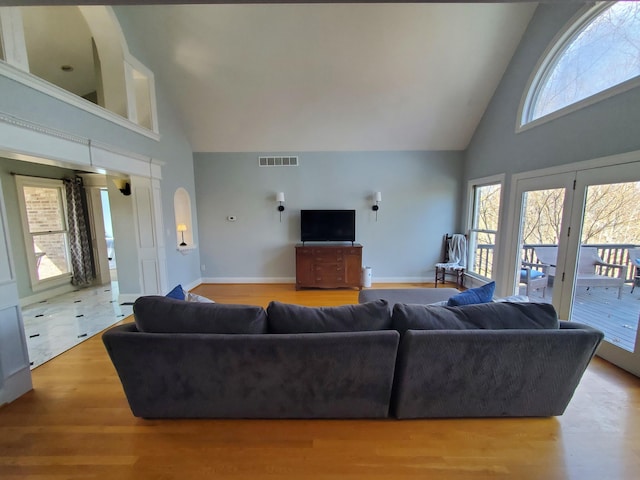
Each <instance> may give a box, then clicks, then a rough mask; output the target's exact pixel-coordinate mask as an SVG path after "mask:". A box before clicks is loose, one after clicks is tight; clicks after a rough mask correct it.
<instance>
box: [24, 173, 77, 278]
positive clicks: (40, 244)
mask: <svg viewBox="0 0 640 480" xmlns="http://www.w3.org/2000/svg"><path fill="white" fill-rule="evenodd" d="M16 186H17V189H18V204H19V205H20V215H21V217H22V229H23V233H24V242H25V248H26V253H27V263H28V264H29V276H30V278H31V286H32V288H33V289H34V290H38V289H42V288H47V287H49V286H52V285H57V284H62V283H67V282H68V281H69V280H70V278H71V265H70V263H69V257H70V254H69V240H68V235H69V232H68V230H67V216H66V213H65V212H66V202H65V194H64V193H65V192H64V185H63V183H62V181H61V180H52V179H46V178H35V177H24V176H16Z"/></svg>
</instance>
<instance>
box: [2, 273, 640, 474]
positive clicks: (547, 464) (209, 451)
mask: <svg viewBox="0 0 640 480" xmlns="http://www.w3.org/2000/svg"><path fill="white" fill-rule="evenodd" d="M379 286H380V285H376V287H379ZM389 287H398V285H397V284H394V285H389ZM195 293H199V294H201V295H206V296H209V297H210V298H213V299H215V300H217V301H219V302H224V303H227V302H235V303H249V304H257V305H263V306H266V305H267V304H268V302H269V301H270V300H272V299H277V300H281V301H284V302H295V303H299V304H304V305H337V304H342V303H352V302H355V301H356V299H357V294H358V292H357V291H355V290H354V291H350V290H331V291H321V290H318V291H316V290H303V291H295V289H294V287H293V285H203V286H200V287H198V288H197V289H196V290H195ZM130 320H131V319H127V320H126V321H130ZM32 373H33V382H34V387H35V389H34V390H33V391H32V392H30V393H28V394H27V395H25V396H23V397H22V398H20V399H18V400H16V401H15V402H13V403H11V404H9V405H6V406H4V407H2V408H0V478H1V479H2V480H13V479H25V478H33V479H80V478H82V479H124V480H126V479H136V480H140V479H143V480H144V479H161V480H166V479H199V480H200V479H233V480H236V479H237V480H240V479H242V480H245V479H246V480H249V479H251V480H262V479H265V480H279V479H282V480H292V479H296V480H299V479H311V480H316V479H318V480H319V479H347V480H355V479H367V480H368V479H371V480H378V479H385V480H391V479H447V480H458V479H472V480H475V479H501V478H509V479H519V480H527V479H544V480H553V479H576V480H577V479H580V480H591V479H594V480H595V479H597V480H601V479H611V480H626V479H629V480H631V479H636V478H638V475H639V472H640V379H638V378H636V377H634V376H632V375H630V374H627V373H625V372H623V371H622V370H620V369H618V368H616V367H614V366H612V365H610V364H609V363H607V362H605V361H603V360H600V359H596V360H594V362H592V364H591V366H590V367H589V369H588V371H587V373H586V375H585V376H584V378H583V380H582V382H581V384H580V386H579V387H578V389H577V391H576V394H575V395H574V398H573V400H572V401H571V403H570V404H569V407H568V409H567V411H566V412H565V414H564V415H563V416H561V417H554V418H542V419H535V418H534V419H462V420H410V421H409V420H404V421H398V420H392V419H391V420H375V421H374V420H309V421H307V420H162V421H158V420H154V421H148V420H142V419H138V418H135V417H133V416H132V415H131V412H130V410H129V407H128V405H127V402H126V399H125V397H124V394H123V392H122V388H121V386H120V382H119V380H118V377H117V375H116V373H115V370H114V369H113V367H112V365H111V363H110V361H109V359H108V357H107V354H106V352H105V350H104V347H103V345H102V342H101V339H100V337H99V336H98V337H94V338H92V339H90V340H88V341H86V342H84V343H82V344H80V345H78V346H77V347H75V348H73V349H72V350H70V351H68V352H66V353H64V354H62V355H60V356H59V357H56V358H55V359H53V360H51V361H50V362H48V363H46V364H44V365H42V366H40V367H38V368H36V369H35V370H34V371H33V372H32Z"/></svg>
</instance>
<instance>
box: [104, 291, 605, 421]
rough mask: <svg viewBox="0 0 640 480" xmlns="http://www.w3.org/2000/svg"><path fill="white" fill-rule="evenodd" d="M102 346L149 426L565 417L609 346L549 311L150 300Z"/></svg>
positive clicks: (534, 307) (504, 306)
mask: <svg viewBox="0 0 640 480" xmlns="http://www.w3.org/2000/svg"><path fill="white" fill-rule="evenodd" d="M134 313H135V323H130V324H125V325H121V326H117V327H113V328H112V329H110V330H108V331H106V332H105V333H104V334H103V341H104V344H105V346H106V348H107V351H108V353H109V355H110V357H111V360H112V362H113V364H114V366H115V368H116V370H117V372H118V375H119V377H120V380H121V381H122V385H123V388H124V392H125V394H126V397H127V400H128V401H129V405H130V407H131V410H132V412H133V414H134V415H135V416H139V417H143V418H385V417H389V416H392V417H396V418H429V417H486V416H490V417H501V416H552V415H561V414H562V413H563V412H564V410H565V408H566V406H567V404H568V402H569V400H570V399H571V396H572V395H573V392H574V390H575V388H576V386H577V385H578V383H579V381H580V378H581V377H582V374H583V372H584V370H585V369H586V367H587V365H588V363H589V361H590V360H591V358H592V356H593V355H594V353H595V350H596V348H597V346H598V344H599V343H600V341H601V340H602V333H600V332H598V331H597V330H594V329H592V328H590V327H588V326H585V325H580V324H576V323H568V322H558V319H557V316H556V314H555V311H554V310H553V307H552V306H550V305H546V304H534V303H529V304H515V303H513V304H512V303H490V304H485V305H472V306H465V307H440V306H429V305H413V304H411V305H405V304H396V305H394V306H393V309H391V307H390V305H389V303H388V302H387V301H385V300H376V301H371V302H366V303H363V304H359V305H344V306H340V307H316V308H311V307H302V306H298V305H289V304H282V303H279V302H272V303H271V304H270V305H269V307H268V308H267V309H266V311H265V310H264V309H262V308H261V307H255V306H247V305H224V304H213V303H212V304H198V303H190V302H183V301H180V300H173V299H169V298H165V297H141V298H139V299H138V300H137V301H136V303H135V305H134Z"/></svg>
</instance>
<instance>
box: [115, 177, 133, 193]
mask: <svg viewBox="0 0 640 480" xmlns="http://www.w3.org/2000/svg"><path fill="white" fill-rule="evenodd" d="M113 184H114V185H115V186H116V188H117V189H118V190H120V193H122V194H123V195H124V196H125V197H128V196H129V195H131V184H130V183H129V182H127V181H126V180H125V179H124V178H114V179H113Z"/></svg>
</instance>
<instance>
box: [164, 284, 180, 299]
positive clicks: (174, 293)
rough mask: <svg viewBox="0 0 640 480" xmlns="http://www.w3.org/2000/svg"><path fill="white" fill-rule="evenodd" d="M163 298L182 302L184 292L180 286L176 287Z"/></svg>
mask: <svg viewBox="0 0 640 480" xmlns="http://www.w3.org/2000/svg"><path fill="white" fill-rule="evenodd" d="M165 297H169V298H175V299H176V300H184V299H185V297H184V290H183V289H182V285H176V286H175V287H174V288H173V290H171V291H170V292H169V293H167V294H166V295H165Z"/></svg>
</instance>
